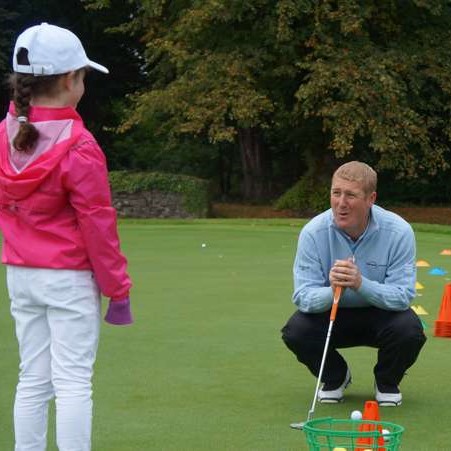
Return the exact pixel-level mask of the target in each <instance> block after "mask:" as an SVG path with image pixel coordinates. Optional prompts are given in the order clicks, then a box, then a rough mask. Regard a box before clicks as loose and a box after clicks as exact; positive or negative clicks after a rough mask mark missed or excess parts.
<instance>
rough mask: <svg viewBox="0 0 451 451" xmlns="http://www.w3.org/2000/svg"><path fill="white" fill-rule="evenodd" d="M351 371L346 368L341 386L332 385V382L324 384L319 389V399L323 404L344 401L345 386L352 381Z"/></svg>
mask: <svg viewBox="0 0 451 451" xmlns="http://www.w3.org/2000/svg"><path fill="white" fill-rule="evenodd" d="M351 379H352V378H351V372H350V371H349V368H348V369H347V370H346V376H345V379H344V381H343V383H342V384H341V385H340V386H339V387H332V386H331V385H330V384H323V386H322V387H321V389H320V390H319V391H318V400H319V402H321V403H323V404H335V403H337V402H341V401H343V398H344V391H345V388H346V387H347V386H348V385H349V384H350V383H351Z"/></svg>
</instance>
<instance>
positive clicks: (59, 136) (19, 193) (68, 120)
mask: <svg viewBox="0 0 451 451" xmlns="http://www.w3.org/2000/svg"><path fill="white" fill-rule="evenodd" d="M28 119H29V121H30V122H32V123H33V125H34V126H35V127H36V128H37V129H38V131H39V135H40V136H39V138H38V141H37V144H36V146H35V148H34V150H33V152H31V153H24V152H19V151H17V150H15V149H14V148H13V146H12V141H13V139H14V137H15V136H16V134H17V131H18V129H19V123H18V121H17V117H16V114H15V111H14V105H13V104H11V105H10V108H9V112H8V114H7V116H6V119H5V120H3V121H2V123H1V124H0V190H2V191H3V194H5V195H6V196H7V197H9V198H11V199H14V200H20V199H24V198H26V197H28V196H29V195H30V194H31V193H32V192H34V191H35V190H36V189H37V188H38V187H39V186H40V185H41V183H42V182H43V180H44V179H45V178H46V177H47V176H48V175H49V173H50V172H52V170H53V169H54V168H55V167H56V166H57V165H58V164H59V163H60V161H61V160H62V158H63V157H64V156H65V155H66V153H67V152H68V150H69V149H70V148H71V147H72V146H73V145H74V144H75V143H76V142H77V141H78V140H79V139H80V136H81V134H82V132H83V122H82V120H81V118H80V116H79V115H78V113H77V112H76V111H75V109H73V108H71V107H65V108H48V107H31V108H30V112H29V117H28Z"/></svg>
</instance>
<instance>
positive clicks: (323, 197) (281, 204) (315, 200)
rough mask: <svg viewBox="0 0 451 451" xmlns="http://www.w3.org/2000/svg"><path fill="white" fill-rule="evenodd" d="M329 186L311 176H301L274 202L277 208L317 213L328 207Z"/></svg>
mask: <svg viewBox="0 0 451 451" xmlns="http://www.w3.org/2000/svg"><path fill="white" fill-rule="evenodd" d="M329 199H330V187H329V185H328V184H325V183H324V182H318V181H315V180H314V179H313V178H312V177H308V176H304V177H302V178H301V179H300V180H299V181H298V182H297V183H296V184H295V185H294V186H292V187H291V188H290V189H289V190H288V191H286V192H285V193H284V194H282V196H280V198H279V199H278V200H277V201H276V203H275V208H277V209H279V210H285V209H287V210H295V211H299V212H303V213H305V212H313V213H319V212H321V211H323V210H327V209H328V208H329V207H330V201H329Z"/></svg>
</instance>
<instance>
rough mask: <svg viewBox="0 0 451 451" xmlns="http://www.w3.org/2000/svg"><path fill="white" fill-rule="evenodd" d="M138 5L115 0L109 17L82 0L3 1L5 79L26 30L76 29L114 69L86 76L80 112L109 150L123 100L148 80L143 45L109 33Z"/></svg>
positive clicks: (0, 57) (0, 46)
mask: <svg viewBox="0 0 451 451" xmlns="http://www.w3.org/2000/svg"><path fill="white" fill-rule="evenodd" d="M3 5H5V6H3ZM131 8H132V6H131V5H129V4H128V3H126V2H120V1H115V2H113V3H112V8H111V10H109V13H108V14H107V15H105V14H101V13H99V11H95V10H94V11H87V10H86V8H85V6H84V5H83V2H82V1H80V0H64V1H63V2H62V1H61V0H3V2H2V6H0V25H1V27H2V34H1V36H0V77H1V78H2V80H5V79H6V78H7V76H8V74H9V73H10V72H11V70H12V68H11V58H12V52H13V47H14V42H15V39H16V38H17V36H18V35H19V33H21V32H22V31H23V30H24V29H25V28H27V27H30V26H33V25H37V24H39V23H41V22H49V23H52V24H55V25H58V26H61V27H65V28H69V29H70V30H72V31H73V32H74V33H75V34H76V35H77V36H78V37H79V38H80V40H81V41H82V42H83V46H84V47H85V49H86V52H87V54H88V55H89V57H90V58H92V59H93V60H94V61H99V62H100V63H102V64H104V65H105V66H106V67H108V68H109V70H110V75H108V76H105V75H103V74H102V75H101V74H97V73H95V72H94V71H93V72H92V73H90V74H89V75H88V77H87V78H86V84H87V89H86V93H85V95H84V96H83V99H82V101H81V103H80V105H79V108H78V109H79V111H80V113H81V115H82V117H83V119H84V121H85V122H86V123H87V125H88V127H89V128H90V129H91V130H92V131H93V132H94V134H95V135H96V137H97V139H98V140H99V141H100V143H101V145H102V147H103V148H104V149H105V151H106V153H107V154H108V149H109V147H110V145H111V142H112V137H113V136H114V134H113V133H112V132H111V131H108V129H110V130H111V129H112V128H115V127H117V125H118V123H119V120H120V118H122V116H120V115H121V114H122V112H123V108H121V107H120V103H119V102H118V99H120V101H121V102H122V101H123V98H124V96H125V95H126V94H127V93H129V92H132V91H134V90H136V89H137V88H138V86H140V85H141V84H142V83H143V74H142V72H141V71H140V64H141V60H140V52H141V47H142V46H141V44H140V43H139V42H137V41H136V39H134V38H133V37H128V36H124V35H117V34H112V33H104V31H105V29H106V28H110V27H113V26H114V25H117V24H118V23H121V22H123V21H124V20H125V19H126V18H128V17H129V15H130V13H131V11H132V10H131ZM1 92H2V97H1V98H0V100H1V106H2V110H3V111H5V109H6V107H7V104H8V101H9V95H8V94H9V93H8V91H7V89H6V87H5V89H2V91H1Z"/></svg>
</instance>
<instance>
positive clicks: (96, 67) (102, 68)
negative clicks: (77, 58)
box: [88, 60, 110, 74]
mask: <svg viewBox="0 0 451 451" xmlns="http://www.w3.org/2000/svg"><path fill="white" fill-rule="evenodd" d="M88 66H89V67H91V68H92V69H94V70H98V71H99V72H102V73H104V74H109V73H110V71H109V70H108V69H107V68H106V67H105V66H102V65H101V64H99V63H95V62H94V61H91V60H89V63H88Z"/></svg>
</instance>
